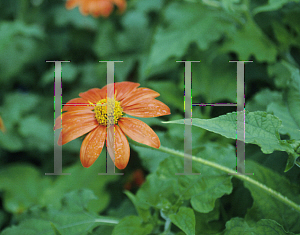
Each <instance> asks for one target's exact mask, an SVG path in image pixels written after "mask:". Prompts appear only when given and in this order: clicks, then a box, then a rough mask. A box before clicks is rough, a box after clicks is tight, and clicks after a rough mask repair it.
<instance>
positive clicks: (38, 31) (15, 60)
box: [0, 20, 45, 84]
mask: <svg viewBox="0 0 300 235" xmlns="http://www.w3.org/2000/svg"><path fill="white" fill-rule="evenodd" d="M0 32H5V33H3V34H2V35H1V38H0V54H1V57H0V70H1V80H0V82H1V83H2V82H4V84H5V82H7V81H8V79H9V78H11V77H13V76H15V75H17V74H18V73H19V72H20V71H21V70H22V69H23V68H24V66H25V65H26V64H27V63H29V62H31V61H32V60H34V59H36V57H37V55H39V54H40V53H41V50H39V49H40V46H39V40H42V39H44V37H45V35H44V32H43V30H42V27H40V24H38V23H37V24H31V25H26V24H24V22H22V21H19V20H15V21H10V22H5V21H2V22H1V23H0Z"/></svg>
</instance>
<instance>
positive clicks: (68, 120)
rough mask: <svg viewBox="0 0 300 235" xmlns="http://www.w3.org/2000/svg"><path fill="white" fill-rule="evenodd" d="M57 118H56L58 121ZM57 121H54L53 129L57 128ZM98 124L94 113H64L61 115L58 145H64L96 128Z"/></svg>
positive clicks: (81, 111)
mask: <svg viewBox="0 0 300 235" xmlns="http://www.w3.org/2000/svg"><path fill="white" fill-rule="evenodd" d="M59 118H60V117H59ZM59 118H57V119H58V120H59ZM58 123H59V121H57V120H56V123H55V125H57V126H55V129H58V128H60V127H59V124H58ZM98 125H99V123H98V122H97V120H96V119H95V113H94V112H93V111H89V110H87V111H86V110H84V111H83V110H80V111H73V112H66V113H63V114H62V128H63V129H62V131H61V134H60V137H59V140H58V144H59V145H60V144H62V145H64V144H66V143H68V142H70V141H71V140H74V139H76V138H78V137H80V136H82V135H84V134H86V133H87V132H89V131H91V130H93V129H94V128H95V127H97V126H98Z"/></svg>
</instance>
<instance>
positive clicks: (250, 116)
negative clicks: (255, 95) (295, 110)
mask: <svg viewBox="0 0 300 235" xmlns="http://www.w3.org/2000/svg"><path fill="white" fill-rule="evenodd" d="M238 114H240V115H243V112H240V113H237V112H232V113H228V114H226V115H222V116H219V117H216V118H212V119H198V118H193V121H192V125H194V126H198V127H201V128H203V129H206V130H208V131H212V132H215V133H218V134H220V135H223V136H225V137H227V138H230V139H236V138H237V135H236V132H237V130H238V131H242V132H243V129H244V122H238V123H237V115H238ZM165 123H178V124H184V119H181V120H177V121H169V122H165ZM280 126H281V121H280V120H279V119H278V118H277V117H275V116H274V115H272V114H267V113H266V112H261V111H257V112H248V111H246V113H245V143H252V144H257V145H258V146H260V147H261V150H262V152H263V153H265V154H269V153H272V152H273V151H274V150H280V151H288V150H290V151H292V149H291V147H289V146H287V145H286V144H285V142H284V141H282V140H280V137H279V133H278V129H279V128H280ZM241 140H242V141H243V139H241Z"/></svg>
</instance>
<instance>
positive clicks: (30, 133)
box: [19, 115, 53, 151]
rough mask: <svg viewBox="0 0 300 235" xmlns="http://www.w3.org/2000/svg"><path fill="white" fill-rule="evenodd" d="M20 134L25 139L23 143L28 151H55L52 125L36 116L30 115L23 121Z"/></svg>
mask: <svg viewBox="0 0 300 235" xmlns="http://www.w3.org/2000/svg"><path fill="white" fill-rule="evenodd" d="M19 133H20V134H21V135H22V136H23V137H24V139H23V141H24V143H25V145H26V148H27V149H39V150H41V151H47V150H50V149H53V130H52V125H51V124H50V123H49V122H45V121H44V120H42V119H41V118H39V117H38V116H36V115H29V116H27V117H24V118H23V119H22V122H21V123H20V125H19ZM37 143H38V144H37Z"/></svg>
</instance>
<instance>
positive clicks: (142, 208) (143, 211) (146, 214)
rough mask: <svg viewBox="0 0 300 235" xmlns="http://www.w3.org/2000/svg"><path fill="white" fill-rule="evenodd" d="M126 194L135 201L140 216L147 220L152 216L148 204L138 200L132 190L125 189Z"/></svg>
mask: <svg viewBox="0 0 300 235" xmlns="http://www.w3.org/2000/svg"><path fill="white" fill-rule="evenodd" d="M125 194H126V195H127V197H128V198H129V199H130V200H131V202H132V203H133V205H134V207H135V209H136V211H137V212H138V214H139V216H140V217H141V218H142V219H143V220H144V221H145V222H146V221H148V220H149V219H150V218H151V214H150V211H149V209H148V208H147V205H145V204H143V203H142V202H140V201H139V200H138V198H137V197H136V196H135V195H133V194H132V193H131V192H130V191H125Z"/></svg>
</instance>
